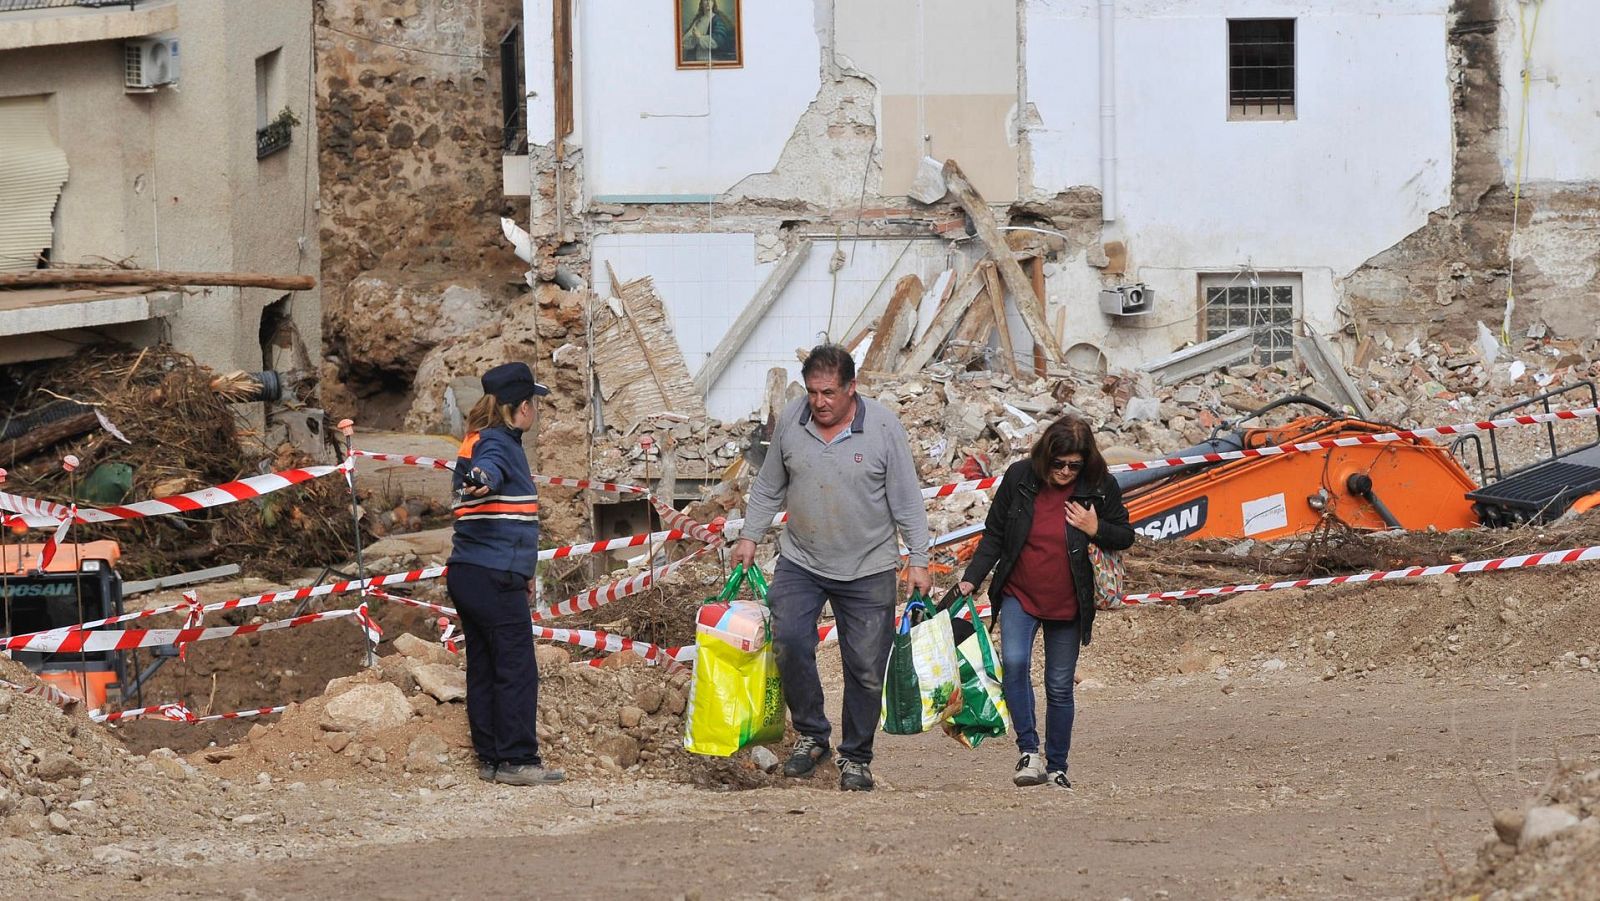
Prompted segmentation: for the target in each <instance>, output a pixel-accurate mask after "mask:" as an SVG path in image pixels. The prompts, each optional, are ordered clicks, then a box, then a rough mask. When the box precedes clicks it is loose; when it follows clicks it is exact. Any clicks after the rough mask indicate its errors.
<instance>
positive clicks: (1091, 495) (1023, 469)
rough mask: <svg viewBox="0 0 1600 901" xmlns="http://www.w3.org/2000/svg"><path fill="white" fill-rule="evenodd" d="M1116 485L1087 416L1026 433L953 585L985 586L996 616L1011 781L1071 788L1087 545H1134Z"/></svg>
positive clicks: (1090, 596)
mask: <svg viewBox="0 0 1600 901" xmlns="http://www.w3.org/2000/svg"><path fill="white" fill-rule="evenodd" d="M1133 537H1134V536H1133V529H1132V528H1130V527H1129V526H1128V509H1127V508H1126V507H1124V506H1123V505H1122V492H1121V490H1120V489H1118V487H1117V483H1116V480H1114V479H1112V478H1111V476H1110V474H1109V473H1108V472H1106V462H1105V459H1104V458H1103V457H1101V456H1100V449H1099V448H1098V447H1097V446H1096V445H1095V440H1094V432H1093V431H1091V430H1090V428H1089V426H1088V424H1087V423H1085V422H1084V421H1083V420H1081V419H1078V418H1076V417H1072V416H1066V417H1062V418H1061V419H1059V420H1057V421H1056V422H1054V423H1052V424H1051V426H1050V427H1049V428H1048V429H1045V432H1044V434H1043V435H1041V436H1039V440H1038V441H1036V442H1034V445H1033V451H1032V453H1030V454H1029V457H1028V459H1026V460H1021V461H1018V462H1016V463H1013V464H1012V465H1011V466H1010V468H1008V469H1007V470H1006V474H1005V478H1004V479H1002V480H1001V482H1000V488H999V490H998V491H996V492H995V497H994V503H993V504H992V505H990V507H989V517H988V519H987V520H986V521H985V522H984V531H983V538H982V540H981V541H979V543H978V549H977V551H976V552H975V553H973V555H972V563H971V564H970V565H968V567H967V572H966V575H965V576H963V577H962V582H961V584H960V585H959V586H958V590H959V591H960V592H962V593H963V594H971V593H972V592H973V591H974V590H975V589H976V588H977V586H979V585H981V584H983V580H984V577H986V576H988V575H989V573H990V571H991V570H993V572H994V580H993V581H992V582H991V583H990V585H989V598H990V600H991V601H992V603H993V615H994V616H995V617H997V618H998V619H999V625H1000V658H1001V667H1002V669H1003V670H1004V675H1003V681H1004V686H1005V696H1006V706H1007V707H1009V708H1010V710H1011V721H1012V724H1013V725H1015V726H1016V730H1017V749H1018V750H1019V751H1021V752H1022V757H1021V759H1019V760H1018V761H1017V769H1016V773H1015V774H1014V775H1013V776H1012V777H1011V781H1012V782H1013V783H1015V784H1017V785H1042V784H1044V783H1045V782H1047V781H1048V782H1051V783H1054V784H1055V785H1058V786H1060V787H1062V788H1071V787H1072V783H1071V782H1070V781H1068V779H1067V752H1068V750H1069V749H1070V748H1071V745H1072V717H1073V713H1074V704H1073V698H1072V687H1073V682H1074V675H1075V673H1076V670H1077V668H1078V650H1079V648H1080V647H1082V646H1083V645H1087V644H1088V643H1089V638H1090V636H1091V634H1092V632H1093V630H1094V609H1095V608H1094V566H1093V564H1091V563H1090V561H1089V544H1090V543H1091V542H1092V543H1094V544H1095V545H1098V546H1099V547H1100V548H1101V549H1102V550H1106V551H1120V550H1125V549H1126V548H1129V547H1132V546H1133ZM1041 629H1042V630H1043V631H1044V690H1045V702H1046V707H1045V745H1044V759H1043V760H1042V761H1041V760H1040V759H1039V758H1040V755H1039V733H1038V730H1037V729H1036V727H1035V718H1034V696H1033V667H1032V660H1033V639H1034V636H1036V635H1037V634H1038V633H1039V631H1040V630H1041Z"/></svg>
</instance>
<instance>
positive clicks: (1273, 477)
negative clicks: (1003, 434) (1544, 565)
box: [932, 382, 1600, 576]
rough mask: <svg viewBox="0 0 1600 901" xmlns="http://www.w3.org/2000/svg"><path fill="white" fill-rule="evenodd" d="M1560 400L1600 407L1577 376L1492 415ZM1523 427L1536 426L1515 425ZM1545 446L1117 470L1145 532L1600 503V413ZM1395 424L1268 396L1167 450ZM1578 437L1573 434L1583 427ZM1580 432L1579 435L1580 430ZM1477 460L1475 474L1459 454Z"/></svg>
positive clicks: (1466, 520)
mask: <svg viewBox="0 0 1600 901" xmlns="http://www.w3.org/2000/svg"><path fill="white" fill-rule="evenodd" d="M1552 401H1558V402H1559V403H1560V404H1561V405H1562V406H1565V407H1571V406H1574V405H1578V406H1582V405H1587V406H1590V407H1593V406H1597V405H1600V398H1597V397H1596V390H1595V386H1594V384H1593V383H1592V382H1579V383H1576V384H1573V385H1569V386H1567V387H1564V388H1560V389H1557V390H1555V391H1550V392H1546V393H1544V394H1540V395H1537V396H1535V397H1531V398H1528V399H1527V400H1524V401H1519V402H1517V403H1515V404H1512V405H1510V406H1507V407H1502V408H1501V409H1499V410H1495V411H1493V412H1492V413H1490V414H1489V416H1488V417H1487V418H1489V419H1499V418H1502V417H1505V416H1515V415H1522V414H1523V413H1527V412H1537V410H1533V409H1530V408H1536V407H1537V408H1541V409H1542V412H1546V413H1548V412H1551V410H1552V403H1551V402H1552ZM1288 406H1305V407H1310V408H1311V409H1312V410H1314V411H1315V412H1314V413H1313V414H1312V415H1308V416H1302V417H1299V418H1297V419H1294V420H1292V421H1290V422H1288V423H1285V424H1284V425H1280V426H1275V427H1254V428H1244V427H1243V426H1244V425H1245V424H1246V423H1249V422H1251V421H1252V420H1255V419H1259V418H1260V417H1261V416H1263V415H1265V414H1267V413H1270V412H1272V411H1274V410H1278V409H1282V408H1284V407H1288ZM1522 428H1523V430H1527V429H1531V428H1534V427H1533V426H1525V427H1522ZM1539 428H1540V429H1541V431H1542V432H1543V434H1542V436H1541V438H1542V441H1541V444H1543V445H1544V446H1546V447H1547V448H1548V455H1547V456H1546V457H1545V458H1544V459H1541V460H1539V461H1537V462H1535V463H1532V464H1530V465H1527V466H1523V467H1521V468H1518V469H1514V470H1509V471H1507V470H1506V469H1505V467H1504V465H1503V462H1502V455H1501V442H1502V440H1503V439H1502V438H1501V437H1500V433H1499V432H1497V431H1490V432H1487V433H1483V434H1487V436H1488V454H1487V455H1486V454H1485V449H1484V441H1483V438H1482V437H1481V435H1480V434H1468V435H1465V436H1462V437H1460V438H1458V439H1457V440H1456V441H1455V442H1453V443H1452V444H1451V445H1449V446H1448V447H1446V446H1441V445H1438V444H1435V443H1434V442H1432V441H1429V440H1427V439H1424V438H1407V439H1403V440H1399V441H1391V442H1385V443H1383V444H1360V445H1354V446H1351V447H1334V448H1326V449H1319V450H1315V451H1306V452H1300V453H1291V454H1282V455H1273V456H1265V457H1246V458H1244V459H1239V460H1223V461H1220V462H1214V463H1209V462H1208V463H1193V464H1186V465H1182V466H1172V467H1167V468H1164V469H1148V470H1138V471H1134V472H1120V473H1117V474H1116V479H1117V483H1118V485H1120V486H1121V488H1122V494H1123V500H1124V501H1125V503H1126V504H1127V507H1128V519H1129V522H1130V523H1131V524H1132V525H1133V527H1134V529H1135V530H1136V531H1137V532H1138V533H1139V535H1140V536H1141V537H1143V538H1147V539H1153V540H1158V541H1159V540H1168V539H1175V538H1188V539H1202V538H1231V539H1243V538H1250V539H1255V540H1260V541H1269V540H1272V539H1275V538H1285V537H1290V536H1294V535H1307V534H1310V533H1311V532H1313V531H1315V530H1316V529H1318V528H1319V527H1323V526H1326V525H1328V524H1331V523H1338V524H1342V525H1344V526H1346V527H1349V528H1352V529H1360V530H1366V531H1381V530H1392V529H1404V530H1408V531H1422V530H1425V529H1429V528H1432V529H1437V530H1439V531H1446V530H1449V529H1465V528H1473V527H1477V526H1511V525H1516V524H1519V523H1540V522H1549V521H1551V520H1553V519H1555V518H1557V517H1559V516H1561V515H1562V514H1564V513H1566V512H1567V511H1568V510H1576V511H1585V510H1589V509H1591V508H1593V507H1596V506H1600V419H1591V420H1588V421H1578V422H1573V423H1564V424H1563V425H1562V427H1561V428H1560V429H1559V430H1558V427H1557V426H1555V425H1550V424H1547V425H1544V426H1540V427H1539ZM1393 431H1396V427H1395V426H1391V425H1388V424H1385V423H1377V422H1369V421H1367V420H1364V419H1356V418H1353V417H1350V416H1346V415H1345V414H1343V413H1341V412H1340V411H1338V410H1336V409H1334V408H1333V407H1331V406H1329V405H1328V404H1325V403H1323V402H1322V401H1320V400H1317V399H1315V398H1311V397H1306V396H1304V395H1293V396H1290V397H1285V398H1281V399H1279V400H1276V401H1273V402H1272V403H1269V404H1267V405H1266V406H1264V407H1262V408H1260V409H1258V410H1256V411H1254V412H1252V413H1250V414H1248V415H1246V416H1245V417H1243V418H1242V419H1239V420H1237V421H1235V422H1234V423H1232V424H1229V425H1225V426H1222V427H1220V428H1219V429H1218V430H1217V431H1215V432H1214V433H1213V434H1212V436H1211V437H1210V438H1209V439H1207V440H1206V441H1204V442H1202V443H1200V444H1197V445H1195V446H1194V447H1189V448H1184V449H1183V450H1180V451H1178V452H1176V453H1175V454H1173V455H1172V456H1180V457H1188V456H1200V455H1202V454H1210V453H1222V452H1227V451H1238V450H1244V449H1249V448H1262V447H1271V446H1274V445H1279V444H1295V443H1301V442H1311V441H1320V440H1323V439H1329V438H1351V437H1356V436H1360V435H1376V434H1381V433H1384V432H1393ZM1580 435H1581V437H1578V436H1580ZM1575 439H1576V440H1575ZM1463 458H1465V459H1466V460H1467V461H1468V463H1475V464H1476V466H1475V468H1476V469H1477V471H1478V478H1477V479H1476V480H1475V479H1474V478H1473V477H1472V475H1471V474H1470V473H1469V472H1468V470H1467V468H1466V467H1465V466H1463V464H1462V459H1463ZM982 530H983V524H982V523H981V522H980V523H975V524H973V525H969V526H967V527H965V528H963V529H959V530H957V531H955V532H952V533H951V534H950V535H947V536H944V538H945V539H947V542H946V543H945V544H944V546H943V547H941V548H939V549H937V550H936V551H935V553H934V559H933V563H932V567H933V569H934V570H935V572H936V573H938V574H939V575H941V576H942V575H948V574H951V573H955V572H959V571H960V570H961V568H962V567H964V566H965V564H966V561H967V560H968V559H970V558H971V557H972V553H973V551H974V550H975V549H976V548H977V543H978V538H979V537H981V532H982Z"/></svg>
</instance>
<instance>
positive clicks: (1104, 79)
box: [1100, 0, 1117, 222]
mask: <svg viewBox="0 0 1600 901" xmlns="http://www.w3.org/2000/svg"><path fill="white" fill-rule="evenodd" d="M1116 22H1117V4H1116V0H1100V220H1101V221H1102V222H1115V221H1116V219H1117V85H1116V54H1115V50H1116V42H1117V39H1116Z"/></svg>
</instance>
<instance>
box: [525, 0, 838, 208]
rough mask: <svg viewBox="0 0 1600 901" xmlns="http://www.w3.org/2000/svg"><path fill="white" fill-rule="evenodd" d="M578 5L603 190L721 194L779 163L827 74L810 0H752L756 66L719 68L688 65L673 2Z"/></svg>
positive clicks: (597, 177) (750, 53)
mask: <svg viewBox="0 0 1600 901" xmlns="http://www.w3.org/2000/svg"><path fill="white" fill-rule="evenodd" d="M576 6H577V7H578V10H579V11H578V15H577V22H576V30H577V36H576V37H575V40H576V42H577V44H578V52H577V53H576V59H575V66H576V68H577V77H578V80H579V83H580V85H581V93H580V95H579V96H580V98H581V99H580V105H579V110H578V117H579V119H581V121H582V123H583V126H582V135H581V138H580V140H581V142H582V144H583V148H584V177H585V181H586V186H587V191H588V193H589V196H591V197H596V198H601V199H605V198H615V197H628V198H635V199H639V198H648V199H662V200H670V199H677V198H682V197H684V196H691V197H692V196H704V195H716V194H721V193H722V192H724V191H726V190H728V189H729V188H731V187H732V186H733V185H734V184H736V183H737V182H738V181H740V180H741V179H743V178H745V177H746V176H748V175H750V174H752V173H757V172H768V171H771V170H772V168H773V166H774V165H776V163H777V161H778V157H779V155H780V154H781V153H782V152H783V145H784V143H785V142H786V141H787V140H788V139H789V136H790V134H792V133H793V132H794V128H795V124H796V123H797V122H798V121H799V119H800V115H801V114H802V113H804V112H805V110H806V107H807V106H808V105H810V103H811V100H812V99H813V98H814V97H815V96H816V94H817V88H818V87H819V86H820V84H821V69H820V62H821V55H820V53H821V51H820V46H819V44H818V40H817V33H816V29H815V21H814V15H813V5H812V4H811V3H808V2H787V3H763V2H750V0H746V2H745V3H744V4H743V6H744V12H743V18H744V67H743V68H739V69H715V70H711V71H709V72H707V71H705V70H695V71H691V70H679V69H677V68H676V56H675V49H674V48H675V47H676V46H677V41H678V36H677V35H676V34H674V31H675V28H676V26H675V24H674V19H673V5H672V3H648V4H646V3H639V2H637V0H576ZM535 33H538V32H537V31H535V30H533V29H530V35H532V34H535Z"/></svg>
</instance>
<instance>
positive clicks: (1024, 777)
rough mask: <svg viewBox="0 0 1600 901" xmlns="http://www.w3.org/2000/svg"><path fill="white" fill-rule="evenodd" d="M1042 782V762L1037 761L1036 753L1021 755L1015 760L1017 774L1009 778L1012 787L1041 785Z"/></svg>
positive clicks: (1043, 778) (1043, 777)
mask: <svg viewBox="0 0 1600 901" xmlns="http://www.w3.org/2000/svg"><path fill="white" fill-rule="evenodd" d="M1044 780H1045V775H1044V761H1042V760H1040V759H1039V755H1038V754H1037V753H1035V752H1030V753H1027V754H1023V755H1022V756H1021V757H1020V758H1018V759H1017V772H1016V775H1014V776H1012V777H1011V784H1012V785H1043V784H1044Z"/></svg>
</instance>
